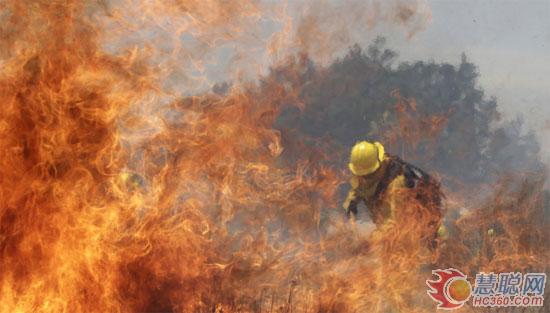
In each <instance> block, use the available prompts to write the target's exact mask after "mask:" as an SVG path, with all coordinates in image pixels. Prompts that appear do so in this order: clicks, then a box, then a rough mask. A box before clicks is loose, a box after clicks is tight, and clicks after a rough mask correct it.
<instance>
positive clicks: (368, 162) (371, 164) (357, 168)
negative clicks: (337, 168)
mask: <svg viewBox="0 0 550 313" xmlns="http://www.w3.org/2000/svg"><path fill="white" fill-rule="evenodd" d="M382 161H384V146H382V144H381V143H379V142H375V143H370V142H368V141H361V142H358V143H356V144H355V146H353V148H352V149H351V157H350V162H349V164H348V166H349V169H350V171H351V172H352V173H353V174H354V175H357V176H363V175H368V174H371V173H373V172H374V171H376V170H377V169H378V168H379V167H380V163H382Z"/></svg>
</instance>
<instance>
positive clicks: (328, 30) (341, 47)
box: [206, 0, 550, 161]
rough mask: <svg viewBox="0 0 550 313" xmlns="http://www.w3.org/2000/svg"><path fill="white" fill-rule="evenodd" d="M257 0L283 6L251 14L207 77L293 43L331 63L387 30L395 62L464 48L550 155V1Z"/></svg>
mask: <svg viewBox="0 0 550 313" xmlns="http://www.w3.org/2000/svg"><path fill="white" fill-rule="evenodd" d="M260 3H261V5H260V7H262V8H268V9H270V10H272V11H273V12H280V13H275V14H272V15H271V16H268V17H262V18H259V19H257V20H255V21H254V22H253V23H252V24H254V27H250V28H248V29H249V31H245V33H244V34H243V38H245V39H246V40H243V42H244V44H240V45H239V44H233V43H231V42H229V43H228V44H227V45H225V46H222V47H221V49H218V50H217V52H216V55H215V56H214V57H213V58H212V59H213V60H215V62H212V63H211V64H210V65H211V66H206V76H207V77H209V78H210V79H209V80H208V81H210V82H216V81H223V80H226V79H228V77H229V80H231V79H232V78H234V77H235V76H234V75H232V74H228V72H235V69H238V72H239V73H240V74H242V72H246V71H247V69H248V72H249V73H250V75H245V76H250V77H257V76H258V74H261V73H265V69H267V68H268V66H269V64H273V63H274V62H275V63H276V60H277V59H278V58H279V56H281V57H284V56H285V55H288V54H289V53H292V52H293V51H294V52H295V51H297V50H305V51H306V52H308V54H309V55H310V57H312V58H313V59H314V60H316V61H317V62H319V63H321V64H328V63H330V61H331V60H333V59H334V58H336V57H338V56H341V55H343V54H344V53H346V51H347V49H348V47H349V46H351V45H353V44H354V43H358V44H359V45H361V46H363V47H365V46H367V45H368V44H370V43H372V41H373V40H374V39H375V38H376V37H377V36H383V37H386V39H387V47H388V48H390V49H393V50H396V51H397V52H398V53H399V59H398V61H399V62H403V61H411V62H412V61H419V60H421V61H428V62H429V61H434V62H448V63H451V64H459V63H460V60H461V54H462V53H466V55H467V57H468V58H469V59H470V60H471V61H472V62H473V63H474V64H476V65H477V66H478V67H479V73H480V77H479V84H480V86H481V87H482V88H483V89H484V90H485V92H486V95H487V96H489V97H492V96H494V97H496V98H497V101H498V105H499V108H500V111H501V112H502V113H503V118H504V119H512V118H515V117H516V115H518V114H519V115H521V116H522V117H523V118H524V120H525V124H527V126H528V128H530V129H532V130H534V131H535V132H536V134H537V136H538V138H539V141H540V143H541V145H542V157H543V159H544V160H546V161H550V139H549V135H550V79H549V77H550V0H484V1H479V0H452V1H451V0H409V1H405V0H391V1H376V0H373V1H351V0H324V1H323V0H316V1H293V0H291V1H288V2H279V1H261V2H260ZM266 47H267V48H266ZM251 65H254V66H251ZM228 69H229V70H228ZM251 69H252V70H251ZM262 69H263V70H262Z"/></svg>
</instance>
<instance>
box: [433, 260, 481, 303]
mask: <svg viewBox="0 0 550 313" xmlns="http://www.w3.org/2000/svg"><path fill="white" fill-rule="evenodd" d="M432 274H433V275H435V276H437V278H438V279H437V280H426V284H427V285H428V287H429V290H428V296H430V298H432V299H433V300H434V301H435V302H437V304H438V305H437V308H438V309H444V310H453V309H458V308H460V307H462V306H463V305H464V303H465V302H466V301H468V298H469V296H470V293H471V286H470V283H469V282H468V281H467V280H466V275H464V274H463V273H462V272H461V271H459V270H457V269H454V268H448V269H446V270H433V271H432ZM457 295H458V296H457Z"/></svg>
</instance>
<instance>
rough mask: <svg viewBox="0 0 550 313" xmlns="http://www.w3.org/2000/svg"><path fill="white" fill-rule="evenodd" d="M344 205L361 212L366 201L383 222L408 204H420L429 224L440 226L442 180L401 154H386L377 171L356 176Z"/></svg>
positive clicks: (371, 212)
mask: <svg viewBox="0 0 550 313" xmlns="http://www.w3.org/2000/svg"><path fill="white" fill-rule="evenodd" d="M350 184H351V190H350V191H349V193H348V196H347V198H346V201H345V202H344V208H345V209H346V212H347V214H348V216H349V215H350V214H351V213H353V214H354V215H355V214H357V206H358V205H359V204H360V203H361V202H363V203H364V204H365V205H366V207H367V209H368V211H369V213H370V215H371V218H372V220H373V222H374V223H375V224H376V225H378V226H380V225H382V224H383V223H384V222H385V221H387V220H388V219H391V218H392V217H393V216H394V215H395V214H396V212H397V211H398V210H400V209H402V208H404V206H411V205H416V206H417V208H418V207H420V208H419V209H422V210H423V211H425V212H427V213H426V214H425V216H427V217H428V218H429V219H430V221H427V222H428V223H427V225H429V227H430V228H432V227H433V228H434V229H435V230H437V228H438V227H439V225H440V223H441V217H442V212H441V200H442V197H443V195H442V193H441V190H440V184H439V183H438V182H437V181H436V180H435V179H433V178H432V177H430V176H429V175H428V174H427V173H425V172H424V171H422V170H421V169H419V168H417V167H416V166H414V165H411V164H409V163H406V162H405V161H403V160H401V159H400V158H399V157H397V156H392V155H389V154H386V155H385V158H384V161H382V164H381V165H380V168H379V169H378V170H377V171H376V172H374V173H373V174H370V175H366V176H355V175H354V176H353V177H352V178H351V181H350Z"/></svg>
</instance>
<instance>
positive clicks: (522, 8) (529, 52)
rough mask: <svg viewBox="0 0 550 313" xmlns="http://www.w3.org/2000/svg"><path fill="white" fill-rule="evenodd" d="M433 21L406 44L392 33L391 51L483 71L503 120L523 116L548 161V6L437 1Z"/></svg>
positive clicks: (525, 0)
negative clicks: (463, 59)
mask: <svg viewBox="0 0 550 313" xmlns="http://www.w3.org/2000/svg"><path fill="white" fill-rule="evenodd" d="M429 4H430V7H431V10H432V21H431V23H430V24H429V25H428V26H427V27H426V29H425V30H424V31H422V32H419V33H417V34H416V35H415V36H414V37H413V38H411V39H407V38H406V37H404V36H403V35H400V34H399V33H398V32H394V31H393V30H392V29H390V28H388V29H381V34H382V35H384V34H387V35H386V37H387V38H388V42H389V46H390V47H393V48H395V49H396V50H398V51H399V54H400V56H401V57H400V59H401V60H410V61H414V60H433V61H435V62H450V63H453V64H456V63H458V62H460V55H461V53H462V52H465V53H466V55H467V56H468V57H469V58H470V59H471V60H472V61H473V62H474V63H475V64H476V65H478V66H479V73H480V78H479V82H480V85H481V86H482V87H483V89H484V90H485V91H486V94H487V95H488V96H495V97H496V98H497V100H498V105H499V107H500V109H501V111H502V112H503V113H504V118H512V117H513V116H515V115H516V114H520V115H522V116H523V117H524V119H525V122H526V124H527V125H528V126H529V128H531V129H533V130H534V131H535V132H536V134H537V135H538V138H539V140H540V143H541V145H542V150H543V151H542V153H543V158H544V159H545V160H546V161H549V160H550V138H549V136H550V1H549V0H516V1H506V0H498V1H475V0H460V1H450V0H438V1H430V2H429Z"/></svg>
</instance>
